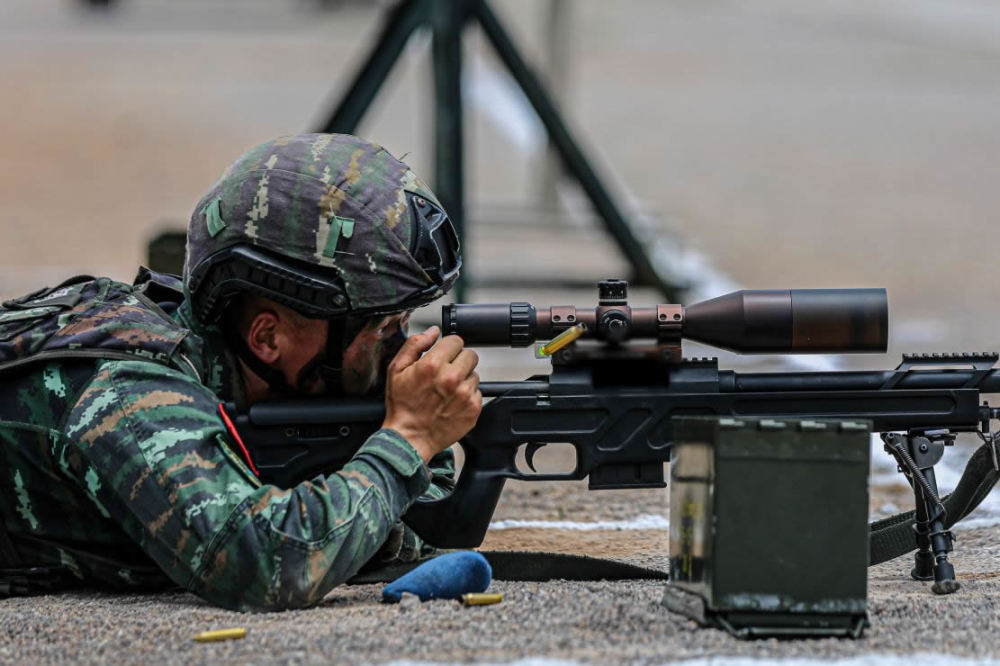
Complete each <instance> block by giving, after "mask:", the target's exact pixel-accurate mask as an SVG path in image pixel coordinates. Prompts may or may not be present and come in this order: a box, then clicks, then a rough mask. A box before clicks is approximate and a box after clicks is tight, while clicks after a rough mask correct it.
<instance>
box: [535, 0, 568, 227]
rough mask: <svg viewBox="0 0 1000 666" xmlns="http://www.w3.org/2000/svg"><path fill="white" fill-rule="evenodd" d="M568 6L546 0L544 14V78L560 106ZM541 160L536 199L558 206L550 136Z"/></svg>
mask: <svg viewBox="0 0 1000 666" xmlns="http://www.w3.org/2000/svg"><path fill="white" fill-rule="evenodd" d="M571 7H572V5H571V4H570V3H569V2H567V0H549V2H548V12H546V17H545V46H546V51H547V53H546V56H547V62H546V63H545V65H546V70H547V71H546V72H545V81H546V83H547V84H548V89H549V93H550V94H551V95H552V100H553V102H554V103H555V104H556V106H557V107H560V108H565V105H566V92H567V89H568V81H569V57H570V54H569V46H570V41H569V37H570V34H571V33H572V30H571V29H570V18H571V13H570V8H571ZM542 160H543V163H542V169H541V176H540V177H539V179H538V188H539V189H538V199H539V201H540V202H541V207H542V208H546V209H549V210H556V209H557V208H559V196H558V195H559V193H558V191H557V189H556V188H557V187H558V186H559V181H560V179H561V177H562V175H563V165H562V160H561V159H560V158H559V151H558V149H557V148H556V146H555V145H554V144H553V142H552V139H548V144H547V146H546V148H545V155H544V157H543V158H542Z"/></svg>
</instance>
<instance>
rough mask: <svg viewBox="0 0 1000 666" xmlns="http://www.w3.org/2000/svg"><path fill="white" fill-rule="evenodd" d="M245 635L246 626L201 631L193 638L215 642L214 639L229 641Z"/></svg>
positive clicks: (199, 640)
mask: <svg viewBox="0 0 1000 666" xmlns="http://www.w3.org/2000/svg"><path fill="white" fill-rule="evenodd" d="M246 635H247V630H246V627H235V628H233V629H216V630H214V631H203V632H201V633H200V634H196V635H195V637H194V640H195V641H197V642H198V643H215V642H216V641H231V640H235V639H237V638H243V637H244V636H246Z"/></svg>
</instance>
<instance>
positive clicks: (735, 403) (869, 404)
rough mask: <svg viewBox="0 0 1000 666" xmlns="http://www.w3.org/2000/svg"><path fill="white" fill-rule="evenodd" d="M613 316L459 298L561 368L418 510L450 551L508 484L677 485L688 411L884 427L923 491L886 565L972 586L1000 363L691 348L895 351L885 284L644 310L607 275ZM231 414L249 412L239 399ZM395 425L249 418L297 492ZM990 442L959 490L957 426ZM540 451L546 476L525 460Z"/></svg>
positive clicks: (375, 419)
mask: <svg viewBox="0 0 1000 666" xmlns="http://www.w3.org/2000/svg"><path fill="white" fill-rule="evenodd" d="M598 288H599V299H598V304H597V306H596V307H586V308H581V307H576V306H571V305H567V306H553V307H548V308H536V307H534V306H532V305H530V304H528V303H503V304H477V305H461V304H453V305H446V306H444V308H443V316H442V330H443V332H444V334H445V335H448V334H457V335H459V336H461V337H462V338H463V339H464V340H465V342H466V344H467V345H469V346H510V347H526V346H529V345H532V344H533V343H534V342H535V341H536V340H550V342H549V343H548V344H545V345H543V346H541V347H540V348H539V350H538V353H540V354H542V355H546V356H549V357H550V358H551V362H552V372H551V373H550V374H548V375H536V376H533V377H530V378H528V379H526V380H524V381H512V382H482V383H481V384H480V389H481V391H482V394H483V396H484V397H485V398H490V400H489V401H488V402H487V403H486V404H485V405H484V407H483V410H482V413H481V415H480V417H479V420H478V422H477V424H476V426H475V427H474V428H473V429H472V431H471V432H469V434H468V435H467V436H466V437H464V438H463V439H462V441H461V442H459V444H460V445H461V447H462V448H463V450H464V453H465V463H464V465H463V467H462V470H461V472H460V474H459V477H458V480H457V483H456V486H455V489H454V491H453V492H452V493H451V494H450V495H449V496H447V497H445V498H443V499H439V500H434V501H423V500H420V501H418V502H417V503H415V504H414V505H413V506H412V507H411V508H410V509H409V511H408V512H407V513H406V515H405V516H404V517H403V520H404V522H406V523H407V524H408V525H410V527H412V528H413V529H414V530H415V531H416V532H417V533H418V534H419V535H420V536H421V537H423V538H424V539H425V540H426V541H428V542H429V543H431V544H433V545H436V546H439V547H443V548H468V547H475V546H478V545H479V544H480V543H481V542H482V540H483V538H484V535H485V534H486V530H487V529H488V527H489V523H490V520H491V518H492V515H493V512H494V509H495V507H496V504H497V501H498V499H499V498H500V494H501V491H502V490H503V486H504V483H505V481H506V480H507V479H520V480H524V481H559V480H575V479H584V478H587V479H589V486H590V488H591V489H594V490H598V489H606V488H662V487H664V486H665V485H666V484H665V482H664V475H663V463H664V462H669V460H670V451H671V445H672V442H673V435H672V425H671V419H672V418H673V417H675V416H690V415H717V416H720V417H728V416H731V417H758V418H836V419H865V420H868V421H870V422H871V423H872V425H873V431H874V432H878V433H881V438H882V440H883V442H884V447H885V450H886V451H887V452H888V453H889V454H890V455H892V456H893V458H895V460H896V462H897V463H898V466H899V469H900V471H901V472H902V473H903V474H904V475H905V477H906V479H907V481H908V482H909V484H910V486H911V487H912V488H913V493H914V502H915V510H914V511H910V512H907V513H902V514H899V515H897V516H893V517H891V518H887V519H884V520H881V521H877V522H875V523H872V525H871V540H870V549H871V550H870V557H869V562H870V563H871V564H876V563H878V562H882V561H886V560H888V559H892V558H894V557H897V556H899V555H902V554H904V553H906V552H910V551H912V550H914V549H916V550H917V552H916V554H915V562H916V564H915V566H914V568H913V570H912V571H911V575H912V576H913V577H914V578H916V579H919V580H931V579H933V580H934V581H935V582H934V585H933V590H934V591H935V592H937V593H939V594H948V593H951V592H954V591H956V590H957V589H958V588H959V584H958V583H957V582H956V580H955V572H954V567H953V566H952V564H951V563H950V562H949V561H948V553H949V552H950V551H951V549H952V541H953V537H952V534H951V532H950V531H949V528H950V527H951V526H952V525H953V524H954V523H956V522H957V521H958V520H960V519H962V518H964V517H965V516H966V515H968V513H969V512H971V511H972V510H973V509H974V508H975V507H976V506H978V504H979V503H980V502H981V501H982V500H983V499H984V498H985V496H986V495H987V494H988V493H989V491H990V489H991V488H992V487H993V485H994V484H995V483H996V481H997V478H998V474H1000V473H998V470H1000V465H998V462H997V433H995V432H993V431H992V430H991V428H990V423H991V421H993V420H996V419H998V418H1000V409H997V408H992V407H990V406H989V405H988V403H986V402H981V400H980V395H981V394H986V393H997V392H1000V370H998V369H995V368H994V365H995V364H996V361H997V359H998V355H997V354H995V353H972V354H970V353H962V354H923V355H904V356H903V362H902V363H901V364H900V365H899V366H897V367H896V368H895V369H893V370H880V371H829V372H773V373H737V372H734V371H730V370H720V369H719V364H718V361H717V359H714V358H684V357H683V356H682V354H681V341H682V338H684V339H688V340H693V341H698V342H702V343H705V344H708V345H712V346H715V347H719V348H722V349H728V350H732V351H735V352H738V353H781V354H790V353H849V352H885V351H886V348H887V340H888V307H887V301H886V292H885V290H884V289H814V290H759V291H738V292H733V293H730V294H727V295H725V296H720V297H718V298H715V299H712V300H709V301H704V302H701V303H697V304H694V305H689V306H687V307H683V306H681V305H656V306H654V307H645V308H642V307H631V306H630V305H629V304H628V284H627V282H625V281H624V280H603V281H601V282H600V283H599V285H598ZM229 411H230V412H231V413H233V411H234V410H233V408H232V407H231V406H230V407H229ZM384 415H385V409H384V405H383V404H382V403H381V402H380V401H377V400H375V399H367V400H365V399H351V400H338V401H336V402H329V401H324V400H299V401H279V402H267V403H257V404H255V405H253V406H251V407H250V408H249V410H248V411H246V412H243V413H238V414H235V419H234V420H235V424H236V428H237V429H238V431H239V432H240V433H241V434H242V437H243V439H244V442H245V443H246V445H247V447H248V449H249V450H250V452H251V455H252V457H253V459H254V461H255V463H256V465H257V468H258V469H259V470H260V474H261V477H262V478H263V479H264V480H267V481H270V482H273V483H277V484H279V485H285V486H289V485H292V484H295V483H297V482H299V481H302V480H304V479H308V478H312V477H313V476H315V475H316V474H321V473H330V472H332V471H334V470H336V469H339V468H340V467H341V466H343V465H344V464H345V463H346V462H347V461H348V460H350V458H351V456H353V455H354V452H355V451H357V449H358V448H359V447H360V446H361V444H363V443H364V441H365V440H366V439H367V438H368V436H369V435H371V434H372V433H373V432H374V431H375V430H377V429H378V428H379V426H380V425H381V423H382V420H383V418H384ZM962 432H974V433H977V434H978V435H979V437H980V438H981V439H982V441H983V446H981V447H980V448H979V449H977V450H976V452H975V453H974V454H973V455H972V456H971V458H970V460H969V463H968V465H967V467H966V470H965V473H964V475H963V477H962V480H961V481H960V483H959V484H958V486H957V487H956V489H955V491H954V492H953V493H951V494H950V495H949V496H946V497H941V496H940V495H939V492H938V488H937V482H936V478H935V474H934V466H935V464H937V463H938V462H939V461H940V460H941V458H942V457H943V454H944V450H945V447H946V446H947V445H950V444H952V443H954V441H955V437H956V434H958V433H962ZM551 443H569V444H571V445H572V446H573V447H574V449H575V452H576V465H575V468H574V469H573V470H572V471H569V472H565V473H535V472H534V464H533V458H534V455H535V453H536V452H537V451H538V449H539V448H541V447H543V446H545V445H547V444H551ZM522 446H523V447H525V459H526V461H527V464H528V467H529V468H530V469H529V470H528V471H526V470H523V469H521V468H519V467H518V465H517V460H516V456H517V453H518V450H519V449H520V448H521V447H522Z"/></svg>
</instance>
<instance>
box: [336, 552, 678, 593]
mask: <svg viewBox="0 0 1000 666" xmlns="http://www.w3.org/2000/svg"><path fill="white" fill-rule="evenodd" d="M480 554H481V555H483V556H484V557H486V559H487V561H488V562H489V563H490V567H491V568H492V569H493V579H494V580H513V581H533V582H542V581H548V580H667V578H668V575H667V572H666V571H660V570H659V569H650V568H647V567H640V566H637V565H635V564H628V563H626V562H617V561H615V560H605V559H601V558H598V557H587V556H586V555H566V554H564V553H534V552H525V551H504V550H486V551H480ZM422 563H423V562H408V563H406V564H393V565H390V566H387V567H383V568H381V569H375V570H373V571H366V572H363V573H360V574H358V575H356V576H355V577H354V578H352V579H351V580H349V581H347V583H348V585H369V584H372V583H388V582H390V581H393V580H396V579H397V578H399V577H400V576H402V575H403V574H405V573H407V572H408V571H410V570H411V569H413V568H415V567H417V566H419V565H420V564H422Z"/></svg>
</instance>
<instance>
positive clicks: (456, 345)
mask: <svg viewBox="0 0 1000 666" xmlns="http://www.w3.org/2000/svg"><path fill="white" fill-rule="evenodd" d="M464 346H465V342H463V341H462V338H460V337H458V336H457V335H448V336H446V337H444V338H441V342H439V343H437V345H435V346H434V349H432V350H430V351H429V352H427V359H428V360H430V361H431V362H432V363H434V364H440V365H441V366H442V367H443V366H444V365H445V364H447V363H451V362H452V361H454V360H455V357H456V356H458V355H459V354H460V353H461V351H462V348H463V347H464Z"/></svg>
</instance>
